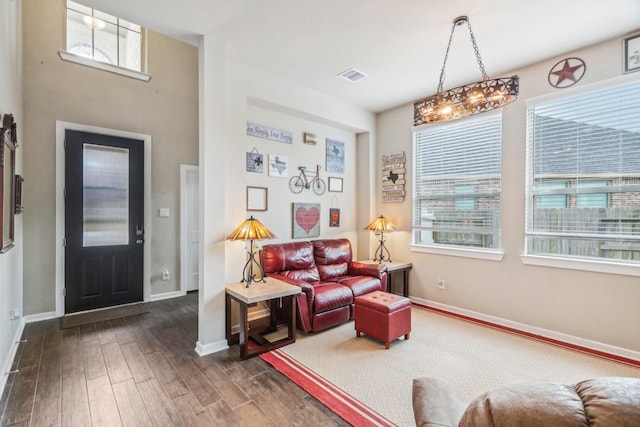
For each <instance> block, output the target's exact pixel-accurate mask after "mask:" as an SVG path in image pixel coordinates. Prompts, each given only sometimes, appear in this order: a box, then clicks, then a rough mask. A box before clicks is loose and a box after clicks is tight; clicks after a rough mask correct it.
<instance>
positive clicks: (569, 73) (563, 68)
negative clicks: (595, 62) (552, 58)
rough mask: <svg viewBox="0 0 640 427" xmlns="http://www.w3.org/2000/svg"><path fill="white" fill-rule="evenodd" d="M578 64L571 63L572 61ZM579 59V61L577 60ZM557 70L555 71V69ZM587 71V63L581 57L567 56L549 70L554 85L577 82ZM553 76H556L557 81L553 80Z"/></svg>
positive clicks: (562, 85) (550, 79) (563, 85)
mask: <svg viewBox="0 0 640 427" xmlns="http://www.w3.org/2000/svg"><path fill="white" fill-rule="evenodd" d="M571 61H573V63H574V64H576V65H571V64H572V62H571ZM576 61H577V62H576ZM554 70H555V71H554ZM584 72H585V65H584V62H583V61H582V60H581V59H578V58H566V59H563V60H562V61H560V62H558V63H557V64H556V65H554V66H553V68H551V71H550V72H549V84H551V86H553V87H567V86H571V85H573V84H574V83H576V82H577V81H578V80H580V79H581V78H582V76H583V75H584ZM552 76H555V77H556V79H555V82H552ZM563 82H565V83H564V84H563Z"/></svg>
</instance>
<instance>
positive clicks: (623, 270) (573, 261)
mask: <svg viewBox="0 0 640 427" xmlns="http://www.w3.org/2000/svg"><path fill="white" fill-rule="evenodd" d="M634 83H635V84H638V83H640V78H639V77H638V76H635V75H626V76H620V77H615V78H612V79H608V80H604V81H600V82H596V83H592V84H589V85H584V86H581V87H577V88H569V89H566V90H565V91H563V92H562V93H553V94H548V95H542V96H538V97H534V98H530V99H527V100H526V101H525V106H526V109H527V147H526V152H527V160H526V173H527V179H526V184H525V190H526V197H525V199H526V202H525V203H526V209H525V210H526V213H525V230H524V231H525V233H524V248H523V253H522V255H521V261H522V263H523V264H525V265H534V266H542V267H553V268H562V269H571V270H580V271H590V272H599V273H610V274H620V275H628V276H640V265H638V264H633V263H629V262H622V260H617V259H615V258H596V257H592V258H587V257H571V256H567V255H555V254H541V253H533V252H530V251H529V239H530V238H531V236H532V231H530V230H533V229H532V224H531V221H532V214H531V213H530V210H531V209H532V206H533V201H532V198H533V193H532V187H531V185H532V182H533V181H534V178H533V176H532V174H533V172H532V170H533V164H532V150H533V144H532V143H531V142H530V132H529V120H530V119H529V109H530V107H532V106H535V105H540V104H543V103H545V102H551V101H555V100H562V99H568V98H572V97H576V96H579V95H584V94H589V93H592V92H596V91H599V90H606V89H614V88H615V87H618V86H623V85H628V84H634ZM597 181H607V179H606V178H604V179H602V178H599V179H598V180H597ZM607 187H608V188H611V183H609V184H608V185H607ZM607 187H593V188H594V190H592V191H589V192H587V193H584V194H590V193H592V194H602V193H605V194H609V193H610V192H611V191H601V192H598V191H597V190H596V189H597V188H607ZM574 193H575V190H574ZM578 194H580V193H575V195H574V196H572V197H574V198H575V199H576V200H574V203H577V197H576V196H577V195H578ZM609 200H610V197H609V196H607V203H608V204H610V201H609Z"/></svg>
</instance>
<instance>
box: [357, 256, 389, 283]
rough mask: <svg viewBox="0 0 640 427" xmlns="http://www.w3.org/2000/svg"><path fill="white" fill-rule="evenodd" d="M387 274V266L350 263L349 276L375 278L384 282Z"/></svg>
mask: <svg viewBox="0 0 640 427" xmlns="http://www.w3.org/2000/svg"><path fill="white" fill-rule="evenodd" d="M386 272H387V265H386V264H365V263H362V262H358V261H351V262H350V263H349V274H350V275H353V276H373V277H376V278H378V279H380V280H382V278H383V277H384V275H385V274H386Z"/></svg>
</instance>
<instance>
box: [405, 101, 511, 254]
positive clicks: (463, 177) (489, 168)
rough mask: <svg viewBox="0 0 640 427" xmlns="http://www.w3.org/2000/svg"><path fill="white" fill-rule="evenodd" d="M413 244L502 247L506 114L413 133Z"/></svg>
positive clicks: (419, 129) (438, 125)
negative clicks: (504, 117) (503, 127)
mask: <svg viewBox="0 0 640 427" xmlns="http://www.w3.org/2000/svg"><path fill="white" fill-rule="evenodd" d="M413 158H414V178H413V179H414V182H413V191H414V194H413V244H414V245H429V246H432V245H434V246H447V247H452V246H453V247H464V248H470V247H471V248H483V249H489V250H499V249H500V226H501V220H500V192H501V172H502V113H501V112H496V113H491V114H483V115H481V116H478V117H474V118H471V119H464V120H460V121H456V122H451V123H443V124H434V125H425V126H424V127H421V128H418V129H417V130H416V131H415V132H414V156H413Z"/></svg>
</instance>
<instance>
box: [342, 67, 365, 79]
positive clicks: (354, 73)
mask: <svg viewBox="0 0 640 427" xmlns="http://www.w3.org/2000/svg"><path fill="white" fill-rule="evenodd" d="M338 76H339V77H342V78H343V79H347V80H349V81H350V82H357V81H358V80H360V79H364V78H365V77H367V75H366V74H365V73H363V72H362V71H358V70H356V69H355V68H349V69H348V70H345V71H343V72H341V73H340V74H338Z"/></svg>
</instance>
